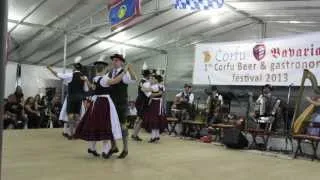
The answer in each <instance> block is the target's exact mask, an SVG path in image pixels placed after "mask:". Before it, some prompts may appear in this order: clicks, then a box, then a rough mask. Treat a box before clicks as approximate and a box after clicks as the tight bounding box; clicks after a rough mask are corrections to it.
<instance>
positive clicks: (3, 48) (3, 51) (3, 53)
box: [0, 0, 8, 180]
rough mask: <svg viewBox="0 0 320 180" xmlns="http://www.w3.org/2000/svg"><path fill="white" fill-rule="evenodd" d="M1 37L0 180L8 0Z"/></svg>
mask: <svg viewBox="0 0 320 180" xmlns="http://www.w3.org/2000/svg"><path fill="white" fill-rule="evenodd" d="M0 9H1V10H0V18H1V20H0V35H1V37H0V38H1V41H0V42H1V54H0V73H1V75H0V98H1V99H0V102H1V103H0V105H1V111H0V119H1V122H0V180H1V175H2V143H3V140H2V138H3V137H2V136H3V121H2V119H3V111H4V109H3V107H4V101H3V99H4V86H5V65H6V61H7V48H6V46H7V25H8V0H2V1H0Z"/></svg>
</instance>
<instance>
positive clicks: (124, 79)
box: [122, 72, 136, 84]
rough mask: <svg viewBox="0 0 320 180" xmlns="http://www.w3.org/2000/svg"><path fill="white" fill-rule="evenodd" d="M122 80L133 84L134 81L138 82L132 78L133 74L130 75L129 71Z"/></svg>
mask: <svg viewBox="0 0 320 180" xmlns="http://www.w3.org/2000/svg"><path fill="white" fill-rule="evenodd" d="M122 81H123V83H125V84H133V83H135V82H136V80H132V79H131V76H130V73H129V72H127V73H126V74H125V75H124V76H123V78H122Z"/></svg>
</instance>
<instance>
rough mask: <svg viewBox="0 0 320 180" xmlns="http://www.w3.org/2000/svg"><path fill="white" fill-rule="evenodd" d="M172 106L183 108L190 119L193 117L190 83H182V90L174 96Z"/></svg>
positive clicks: (192, 96)
mask: <svg viewBox="0 0 320 180" xmlns="http://www.w3.org/2000/svg"><path fill="white" fill-rule="evenodd" d="M173 108H176V109H179V110H185V111H186V112H187V115H185V114H184V115H183V116H184V117H185V116H188V115H189V116H190V119H194V116H195V115H194V94H193V93H192V86H191V85H190V84H185V85H184V90H183V91H182V92H180V93H178V94H177V95H176V97H175V101H174V105H173Z"/></svg>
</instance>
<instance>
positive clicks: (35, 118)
mask: <svg viewBox="0 0 320 180" xmlns="http://www.w3.org/2000/svg"><path fill="white" fill-rule="evenodd" d="M24 110H25V113H26V115H27V117H28V128H40V122H41V117H40V111H37V110H36V106H35V101H34V98H33V97H29V98H28V99H27V100H26V103H25V105H24Z"/></svg>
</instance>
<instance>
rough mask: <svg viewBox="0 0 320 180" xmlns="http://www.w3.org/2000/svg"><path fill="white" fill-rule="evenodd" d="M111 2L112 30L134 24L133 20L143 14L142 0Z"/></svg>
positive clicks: (110, 17)
mask: <svg viewBox="0 0 320 180" xmlns="http://www.w3.org/2000/svg"><path fill="white" fill-rule="evenodd" d="M111 3H112V4H109V22H110V24H111V30H112V31H113V30H115V29H117V28H119V27H123V26H127V25H132V22H133V20H134V19H135V18H136V17H137V16H139V15H140V14H141V6H140V0H122V1H121V0H120V1H116V0H113V1H112V2H111ZM129 23H130V24H129Z"/></svg>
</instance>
